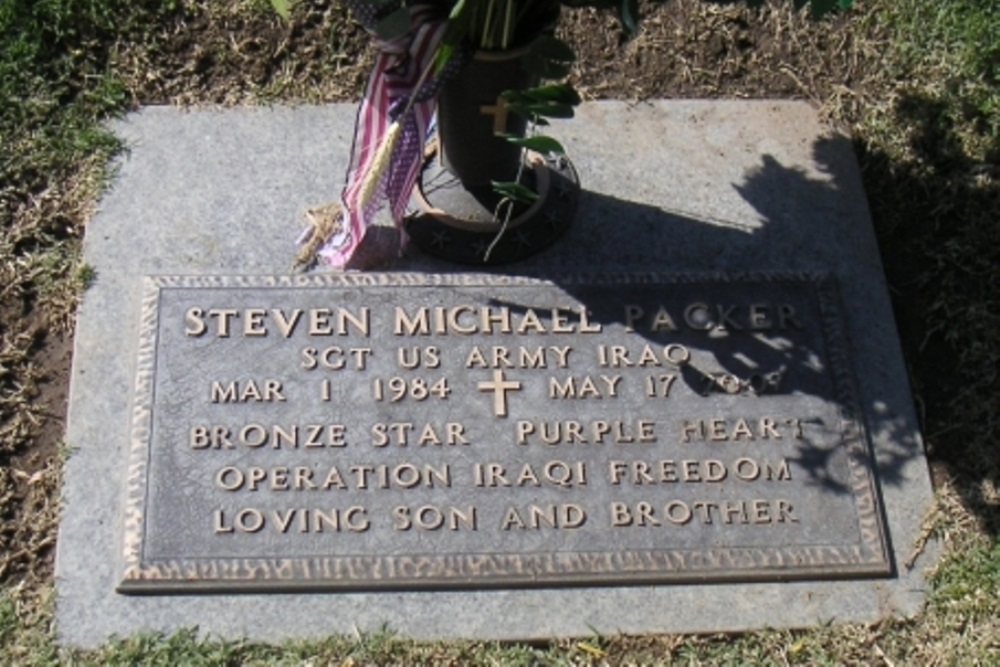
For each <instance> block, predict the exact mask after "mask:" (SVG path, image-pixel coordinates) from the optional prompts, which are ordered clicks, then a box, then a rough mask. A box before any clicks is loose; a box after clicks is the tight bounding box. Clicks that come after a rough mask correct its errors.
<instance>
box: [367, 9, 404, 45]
mask: <svg viewBox="0 0 1000 667" xmlns="http://www.w3.org/2000/svg"><path fill="white" fill-rule="evenodd" d="M409 29H410V10H409V9H407V8H406V7H400V8H399V9H397V10H396V11H394V12H393V13H391V14H389V15H388V16H386V17H385V18H384V19H382V20H381V21H379V22H378V24H377V25H376V26H375V34H376V35H378V36H379V37H381V38H382V39H395V38H396V37H401V36H403V35H405V34H406V33H407V32H408V31H409Z"/></svg>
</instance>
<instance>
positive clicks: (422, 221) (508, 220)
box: [406, 151, 580, 265]
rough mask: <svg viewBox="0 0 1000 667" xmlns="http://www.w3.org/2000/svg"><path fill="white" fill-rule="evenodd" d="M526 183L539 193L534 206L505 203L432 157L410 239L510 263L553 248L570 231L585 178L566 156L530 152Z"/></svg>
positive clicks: (462, 256) (457, 254) (462, 255)
mask: <svg viewBox="0 0 1000 667" xmlns="http://www.w3.org/2000/svg"><path fill="white" fill-rule="evenodd" d="M525 166H526V168H525V170H524V173H523V175H522V178H521V182H522V183H523V184H524V185H525V186H527V187H528V188H530V189H532V190H533V191H535V192H536V193H537V194H538V199H536V200H535V201H534V202H533V203H531V204H530V205H528V204H522V203H512V202H505V201H503V197H502V196H501V195H500V194H499V193H497V192H496V191H495V190H493V188H492V187H490V186H488V185H480V186H475V185H468V184H464V183H462V181H461V180H460V179H459V178H458V177H456V176H455V175H454V174H452V173H451V172H450V171H449V170H447V169H445V168H443V167H442V166H441V165H440V164H439V163H438V161H437V160H434V159H431V160H429V161H428V165H427V166H426V167H425V168H424V171H423V173H422V174H421V178H420V180H419V181H418V183H417V187H416V189H415V191H414V195H413V204H414V207H415V209H416V210H415V211H414V212H413V213H412V214H411V215H410V216H409V217H408V219H407V223H406V232H407V234H408V235H409V237H410V242H411V243H413V244H414V245H415V246H417V247H418V248H420V249H421V250H423V251H424V252H426V253H427V254H429V255H433V256H435V257H438V258H440V259H445V260H448V261H452V262H458V263H462V264H479V265H482V264H507V263H510V262H516V261H519V260H522V259H525V258H527V257H530V256H531V255H534V254H535V253H538V252H540V251H542V250H544V249H545V248H547V247H549V246H550V245H552V244H553V243H555V241H556V240H558V239H559V238H560V237H561V236H562V235H563V234H565V233H566V231H567V230H568V229H569V226H570V223H571V222H572V221H573V218H574V217H575V215H576V210H577V207H578V205H579V201H580V181H579V177H578V176H577V173H576V169H575V168H574V167H573V163H572V162H570V160H569V158H567V157H566V156H565V155H548V156H543V155H541V154H539V153H535V152H531V151H529V152H528V153H527V156H526V161H525Z"/></svg>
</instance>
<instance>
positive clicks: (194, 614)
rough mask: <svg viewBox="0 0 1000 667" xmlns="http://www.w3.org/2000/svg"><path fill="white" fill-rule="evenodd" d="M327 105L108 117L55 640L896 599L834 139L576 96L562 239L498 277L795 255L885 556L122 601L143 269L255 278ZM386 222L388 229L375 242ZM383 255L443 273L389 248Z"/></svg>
mask: <svg viewBox="0 0 1000 667" xmlns="http://www.w3.org/2000/svg"><path fill="white" fill-rule="evenodd" d="M353 118H354V111H353V108H352V107H350V106H330V107H321V108H320V107H301V108H295V109H287V108H277V109H250V110H247V109H243V110H226V111H195V112H184V111H178V110H175V109H158V108H151V109H146V110H144V111H143V112H141V113H139V114H137V115H134V116H131V117H129V118H127V119H126V120H125V121H122V122H121V123H118V124H117V125H116V127H115V129H116V131H117V132H118V133H119V134H120V135H121V136H122V137H124V138H125V139H126V140H127V141H129V143H130V144H131V146H132V148H131V152H130V154H129V155H128V156H127V157H126V158H124V159H123V161H122V165H121V173H120V175H119V177H118V179H117V181H116V183H115V186H114V188H113V189H112V190H111V191H110V192H109V193H108V194H107V195H106V196H105V198H104V200H103V202H102V206H101V210H100V212H99V214H98V215H97V216H96V217H95V218H94V220H93V221H92V222H91V224H90V225H89V227H88V230H87V242H86V248H85V253H86V260H87V261H88V262H89V263H90V264H92V265H93V266H94V268H95V269H96V271H97V281H96V283H95V285H94V286H93V287H92V288H91V289H90V290H89V291H88V293H87V295H86V298H85V300H84V303H83V306H82V309H81V312H80V318H79V323H78V329H77V340H76V354H75V360H74V372H73V378H72V385H71V407H70V420H69V429H68V434H67V441H68V444H69V445H70V447H71V448H73V450H74V453H73V455H72V456H71V457H70V459H69V462H68V464H67V470H66V482H65V489H64V495H65V513H64V519H63V523H62V526H61V531H60V539H59V547H58V554H57V566H56V569H57V596H58V597H57V623H58V632H59V636H60V639H61V641H63V642H64V643H67V644H72V645H83V646H90V645H94V644H97V643H100V642H101V641H102V640H103V639H105V638H106V637H108V636H110V635H112V634H117V635H122V634H127V633H130V632H135V631H139V630H161V631H171V630H176V629H178V628H183V627H192V626H197V627H198V628H199V629H200V630H201V631H202V632H203V633H205V634H211V635H216V636H224V637H242V636H247V637H252V638H256V639H266V640H278V639H282V638H286V637H319V636H323V635H326V634H329V633H334V632H350V631H354V630H355V629H358V630H362V631H365V630H374V629H378V628H381V627H383V626H386V627H389V628H392V629H394V630H396V631H398V632H400V633H402V634H404V635H408V636H415V637H425V638H433V637H478V638H543V637H553V636H564V635H585V634H590V633H591V632H593V631H594V630H598V631H600V632H628V633H638V632H684V631H718V630H739V629H743V628H753V627H762V626H770V627H798V626H802V625H807V624H811V623H816V622H825V621H829V620H836V621H873V620H876V619H878V618H881V617H883V616H885V615H888V614H912V613H915V612H916V611H917V610H918V609H919V607H920V605H921V603H922V601H923V598H924V589H925V583H924V579H923V576H922V569H923V568H925V567H926V566H927V565H928V564H929V563H930V562H931V561H932V560H933V557H934V553H933V550H931V551H929V552H925V553H924V554H923V555H922V556H920V557H919V558H917V559H916V561H915V563H913V564H912V566H910V565H908V562H909V558H910V554H911V552H912V550H913V547H914V543H915V540H916V539H917V535H918V533H919V526H920V522H921V519H922V517H923V515H924V513H925V511H926V510H927V509H928V507H929V505H930V502H931V491H930V485H929V480H928V476H927V469H926V464H925V461H924V458H923V454H922V449H921V442H920V439H919V435H918V433H917V430H916V419H915V416H914V413H913V407H912V402H911V398H910V395H909V390H908V386H907V383H906V379H905V377H906V376H905V370H904V367H903V363H902V359H901V356H900V352H899V346H898V343H897V339H896V332H895V329H894V325H893V321H892V313H891V309H890V304H889V301H888V296H887V292H886V286H885V283H884V277H883V275H882V270H881V266H880V262H879V257H878V251H877V247H876V244H875V239H874V237H873V233H872V229H871V224H870V221H869V216H868V212H867V208H866V205H865V197H864V192H863V190H862V187H861V183H860V180H859V176H858V173H857V167H856V164H855V161H854V157H853V154H852V152H851V147H850V142H849V141H848V140H847V139H846V138H844V137H842V136H838V135H836V134H833V133H831V132H830V131H829V130H828V129H827V128H825V127H824V126H823V125H822V124H821V123H819V121H818V120H817V117H816V114H815V113H814V112H813V111H812V110H811V109H810V108H809V107H808V106H806V105H803V104H799V103H790V102H659V103H650V104H642V105H635V106H633V105H627V104H624V103H597V104H588V105H585V106H584V107H583V108H582V109H581V110H580V113H579V115H578V118H577V119H576V120H574V121H572V122H569V123H563V124H559V125H558V126H557V127H556V130H555V131H556V134H557V135H558V136H559V138H560V139H561V140H562V141H563V143H564V144H566V145H568V146H570V147H572V148H571V154H572V157H573V159H574V162H575V164H576V167H577V169H578V170H579V172H580V174H581V181H582V183H583V186H584V189H585V192H584V194H583V199H582V202H581V212H580V216H579V219H578V221H577V223H576V224H575V226H574V227H573V229H572V230H571V232H570V234H569V236H568V237H567V238H566V239H565V240H564V241H563V242H561V243H559V244H557V245H556V246H555V247H553V248H551V249H550V250H548V251H546V252H545V253H543V254H542V255H539V256H538V257H536V258H533V259H531V260H529V261H527V262H524V263H521V264H518V265H512V266H509V267H505V268H503V269H502V270H501V272H502V273H504V274H509V275H512V276H524V277H534V276H539V275H553V274H556V275H558V274H560V273H577V272H580V271H581V270H584V271H588V272H598V273H600V272H612V271H614V272H620V271H629V272H634V271H655V272H660V273H685V272H696V273H704V272H719V271H725V272H757V271H762V270H768V271H787V272H800V271H818V272H825V273H830V274H832V276H833V277H834V278H835V281H836V283H837V285H838V289H839V292H840V298H841V302H842V308H843V311H844V314H845V315H844V319H845V328H846V333H847V338H848V339H849V340H850V342H851V354H850V357H849V363H850V366H851V369H852V370H853V372H854V375H855V377H856V381H857V387H858V399H859V402H860V405H861V411H862V413H863V421H864V424H865V426H866V428H867V430H868V433H869V435H870V438H871V441H872V443H873V445H874V450H875V459H876V465H877V473H878V478H879V482H880V488H881V497H882V504H883V507H884V511H885V517H886V525H887V532H888V539H889V542H890V545H891V548H892V551H893V554H894V562H895V564H896V568H897V571H896V573H895V574H894V575H893V576H891V577H886V578H875V579H868V580H849V581H835V582H833V581H801V582H787V583H753V584H748V583H744V584H717V585H711V586H698V585H692V584H679V585H669V586H623V587H614V586H608V587H598V588H588V587H581V588H560V589H541V588H540V589H519V590H490V591H461V592H458V591H450V592H441V591H438V592H395V593H329V594H315V595H308V596H301V595H293V594H271V595H260V594H246V595H202V596H170V597H132V596H123V595H120V594H118V593H116V592H115V586H116V584H117V583H118V575H119V573H120V571H121V544H122V537H123V523H124V522H123V518H122V516H121V508H122V506H123V504H124V502H125V498H126V489H127V480H126V470H127V458H128V449H129V434H130V428H131V414H130V406H131V402H132V399H133V395H134V393H133V392H134V387H133V384H134V378H135V376H136V358H137V356H138V350H137V349H136V348H137V344H138V340H139V332H140V321H139V314H140V301H141V299H142V289H143V277H144V276H150V275H191V276H212V275H222V276H224V275H247V274H251V275H264V276H266V275H277V274H282V273H285V272H286V271H287V269H288V267H289V265H290V258H291V256H292V254H293V249H292V247H291V239H293V237H294V236H296V235H297V233H298V231H299V226H300V216H301V214H302V212H303V211H304V209H305V208H306V207H308V206H311V205H315V204H316V203H320V202H323V201H327V200H329V199H331V198H332V197H333V196H334V194H335V193H336V191H337V188H338V183H339V180H340V177H341V174H342V172H343V166H344V165H343V162H344V160H346V153H347V147H348V146H349V143H350V133H351V124H352V122H353ZM383 236H384V237H386V238H391V237H392V234H391V233H388V234H386V235H383ZM387 268H389V269H391V270H393V271H396V270H401V271H437V272H454V271H455V270H456V269H455V267H451V266H445V265H440V264H436V263H434V262H432V261H430V260H427V259H425V258H423V257H420V256H419V255H418V254H417V253H415V252H411V253H410V256H407V257H404V258H401V259H398V260H395V261H392V262H390V263H389V265H388V267H387Z"/></svg>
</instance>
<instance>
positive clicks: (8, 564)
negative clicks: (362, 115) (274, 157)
mask: <svg viewBox="0 0 1000 667" xmlns="http://www.w3.org/2000/svg"><path fill="white" fill-rule="evenodd" d="M304 4H307V3H304ZM856 5H857V9H856V10H855V18H854V19H853V23H851V26H850V27H849V29H852V30H856V31H857V35H858V37H857V38H858V39H865V38H866V35H867V36H870V38H871V39H872V40H873V42H872V51H873V52H877V53H879V54H880V55H881V56H882V58H883V59H882V60H880V61H878V62H873V63H866V64H864V65H863V66H865V67H867V68H868V69H867V70H866V71H868V72H869V76H868V78H866V79H865V81H866V86H868V88H869V89H868V90H867V91H865V94H866V96H867V97H866V99H868V100H869V101H870V102H869V104H868V105H867V106H866V107H865V110H864V113H863V114H862V116H861V117H857V118H850V117H849V116H850V114H846V112H845V114H846V115H842V117H844V118H848V120H850V121H851V122H852V124H853V125H854V127H853V129H854V133H855V136H856V137H857V139H858V144H859V147H860V148H861V150H862V156H861V157H862V162H863V165H864V171H865V181H866V187H867V188H868V191H869V196H870V199H871V204H872V208H873V211H874V214H875V218H876V222H877V225H878V228H879V231H880V238H881V242H882V244H883V247H884V248H885V251H884V255H885V258H886V264H887V269H888V271H889V277H890V282H892V284H893V287H894V289H895V294H894V296H895V298H896V300H897V306H898V307H899V308H900V313H901V315H902V316H904V317H905V316H906V312H907V309H912V312H913V315H914V316H915V317H917V318H919V319H921V321H922V323H923V324H922V326H923V329H922V330H921V331H920V334H921V335H920V336H919V337H918V339H915V340H910V341H907V342H906V347H907V351H908V361H909V363H910V365H911V368H912V369H913V373H914V385H915V388H916V390H917V394H918V396H919V397H920V398H921V409H922V412H923V413H924V414H925V422H924V428H925V435H926V437H927V440H928V444H929V446H930V448H931V449H932V452H935V453H937V454H938V455H939V457H940V458H941V460H942V461H943V462H945V464H946V470H945V472H946V475H945V479H946V481H945V483H944V484H943V485H942V488H941V489H940V492H939V493H940V496H941V498H942V503H941V509H940V512H939V513H938V516H939V518H938V519H937V521H936V522H935V523H934V525H933V526H932V528H933V530H934V531H935V534H936V536H937V537H938V538H939V539H941V540H942V541H943V543H944V544H945V546H946V547H947V551H948V554H947V556H946V558H945V560H944V561H943V563H942V564H941V566H940V567H939V568H938V570H937V572H936V573H935V574H934V576H933V577H932V585H933V591H932V594H931V596H930V600H929V604H928V608H927V611H926V612H925V613H924V614H922V615H921V616H920V617H919V618H917V619H914V620H910V621H906V620H891V621H887V622H885V623H883V624H879V625H875V626H870V627H869V626H824V627H819V628H815V629H813V630H810V631H806V632H787V631H785V632H778V631H763V632H757V633H747V634H744V635H738V636H718V637H702V638H696V637H667V636H664V637H639V638H626V637H617V636H613V637H600V636H595V637H592V638H590V639H587V640H576V641H556V642H554V643H553V644H551V645H549V646H538V647H536V646H528V645H522V644H509V645H497V644H490V643H471V642H450V643H417V642H412V641H408V640H404V639H400V638H397V637H394V636H393V635H392V634H390V633H376V634H372V635H364V636H358V637H333V638H329V639H327V640H325V641H320V642H298V643H290V644H286V645H282V646H268V645H263V644H256V643H244V642H218V641H213V640H205V639H201V638H198V637H197V636H195V635H194V634H193V633H191V632H182V633H178V634H176V635H174V636H171V637H153V636H137V637H130V638H125V639H120V640H116V641H111V642H108V643H107V644H106V645H105V646H103V647H101V648H100V649H97V650H95V651H71V650H66V649H60V648H58V647H57V646H56V645H55V643H54V639H53V636H52V627H51V624H52V597H53V593H52V583H51V581H49V580H48V579H47V575H46V573H47V572H48V566H47V565H46V564H45V562H44V558H43V555H40V554H32V553H26V554H19V552H18V549H17V548H16V547H17V546H19V545H23V544H34V545H39V546H38V550H39V551H40V552H41V551H44V545H45V544H47V543H48V541H50V540H51V536H52V535H53V534H54V533H53V532H52V531H53V530H54V527H55V515H56V513H55V509H54V507H55V504H56V503H57V498H58V488H59V470H58V462H55V463H50V464H49V465H47V466H43V467H42V468H40V472H39V474H40V477H38V480H36V483H34V484H33V485H28V486H27V487H26V486H25V484H24V483H23V482H19V481H18V480H17V478H16V475H15V474H14V473H15V471H14V468H13V463H12V462H13V461H14V458H13V457H16V456H21V455H24V454H26V453H28V452H30V451H31V445H32V439H33V438H34V437H35V436H36V435H37V433H38V428H39V427H38V424H39V423H40V422H41V420H43V419H44V418H45V416H44V414H43V410H42V409H41V407H40V406H38V405H37V404H36V403H35V401H34V399H35V397H36V396H37V393H38V385H39V382H40V381H41V379H42V378H39V377H38V372H37V369H36V363H35V358H36V357H35V355H36V354H37V352H38V349H39V348H40V346H42V345H43V344H44V343H45V340H46V337H51V336H53V335H58V334H59V332H66V331H68V330H69V329H70V327H71V321H72V314H73V311H74V308H75V304H76V301H77V298H78V296H79V294H80V292H81V290H82V289H83V288H84V286H85V285H86V284H87V282H88V281H89V280H90V279H92V270H91V269H89V268H88V267H86V266H82V265H80V264H79V248H80V243H79V241H80V237H81V236H82V231H83V228H84V223H85V221H86V219H87V217H88V216H89V215H90V213H91V210H92V207H93V205H94V202H95V199H96V197H97V195H98V193H99V192H100V190H101V188H102V187H103V186H104V184H105V183H106V182H107V179H108V177H109V172H108V164H109V159H110V158H111V156H113V155H114V154H115V152H116V151H117V150H119V148H120V146H119V144H118V143H117V141H116V140H115V139H114V138H113V137H112V136H110V135H109V134H108V133H107V132H105V131H104V130H103V129H102V128H101V125H100V122H101V121H102V120H103V119H105V118H106V117H107V116H109V115H113V114H116V113H119V112H122V111H124V110H126V109H127V108H128V106H129V105H131V104H132V103H133V101H134V98H135V97H136V96H137V95H138V96H140V97H141V95H142V94H143V93H142V91H143V90H145V89H144V88H142V85H141V81H142V76H143V75H144V74H146V73H152V72H149V71H148V70H149V68H151V67H152V66H153V65H155V64H157V63H160V62H161V61H162V56H160V55H158V54H157V53H154V50H156V49H159V48H161V47H162V46H163V45H164V44H166V43H169V42H170V40H178V39H182V38H183V36H184V29H183V26H184V21H195V20H207V21H215V22H220V23H227V24H228V23H229V22H232V23H233V24H234V25H236V26H237V27H238V26H240V25H242V24H243V23H245V22H246V21H253V20H256V21H259V20H261V18H260V17H261V15H262V13H263V12H265V11H266V9H267V6H268V3H267V2H266V1H265V0H253V1H245V2H244V1H237V0H214V1H213V2H203V1H199V0H186V1H185V0H136V1H130V0H35V1H29V0H0V147H2V150H0V517H2V519H3V520H4V522H5V525H10V523H11V522H15V521H16V522H18V526H19V529H18V530H17V531H13V530H9V529H5V530H3V531H0V586H2V588H0V664H10V665H47V664H53V665H56V664H74V665H173V664H190V665H272V664H274V665H297V664H304V663H307V662H311V664H316V665H327V664H329V665H345V666H347V665H364V664H442V663H445V664H448V663H450V664H482V665H492V664H504V665H508V664H510V665H569V664H654V663H663V664H665V663H667V662H671V661H673V662H676V663H679V664H692V665H697V664H733V665H739V664H776V665H784V664H793V665H794V664H798V665H824V664H828V665H839V664H897V665H903V664H928V663H935V662H936V663H938V664H1000V620H998V619H1000V602H998V599H1000V545H998V543H997V539H996V536H997V534H998V533H1000V511H998V510H1000V492H998V491H997V488H998V486H997V482H998V480H1000V459H998V454H997V452H996V449H997V447H996V443H997V442H998V441H1000V428H998V426H1000V417H998V416H997V415H996V414H994V413H995V412H997V411H996V410H995V406H996V405H998V403H1000V370H998V369H1000V359H998V355H1000V352H998V351H1000V294H998V291H1000V290H998V289H997V285H1000V217H998V216H997V214H996V211H997V210H998V208H1000V166H998V164H1000V3H996V2H990V1H987V0H939V1H937V2H928V1H927V0H872V1H871V2H861V1H860V0H859V1H858V2H857V3H856ZM304 11H305V9H303V8H302V7H299V8H297V9H295V11H294V12H293V16H294V15H295V13H296V12H298V13H299V14H300V15H301V13H302V12H304ZM334 11H335V12H339V13H340V14H342V8H337V9H335V10H334ZM315 16H318V13H317V14H316V15H315ZM315 16H314V15H310V17H311V18H310V20H313V19H314V18H315ZM268 20H269V19H268ZM316 20H318V19H316ZM338 20H339V19H338ZM255 25H257V24H255ZM173 26H180V27H179V28H178V29H176V30H175V29H174V28H173ZM298 27H299V28H301V24H300V25H299V26H298ZM234 29H236V28H234ZM282 30H284V29H283V28H282V29H279V30H277V32H276V37H275V41H274V42H273V43H275V44H280V43H281V40H282V39H284V37H285V33H283V32H282ZM876 37H879V38H881V37H885V38H887V39H888V40H889V46H888V48H885V44H882V43H881V42H879V43H876V42H875V41H874V40H875V38H876ZM329 40H330V42H331V43H333V44H337V45H342V46H343V48H344V49H350V48H353V47H352V46H351V45H354V44H356V40H355V39H354V38H353V37H352V34H351V33H350V31H349V30H346V29H345V30H342V31H339V32H335V33H334V34H331V35H330V36H329ZM337 48H340V47H339V46H338V47H337ZM281 57H282V58H284V59H285V60H283V64H282V72H283V74H282V77H284V78H278V79H275V78H271V79H265V82H264V83H263V84H262V85H261V86H260V88H259V90H258V89H256V88H254V87H253V85H249V84H248V85H249V88H250V89H251V90H252V91H254V90H256V91H257V92H258V93H259V94H260V95H273V94H275V93H274V91H276V90H282V91H293V92H291V93H285V94H294V95H296V99H302V98H306V97H310V93H309V91H308V90H307V88H308V87H309V85H313V84H312V83H310V81H309V79H308V76H307V77H305V78H304V79H302V77H300V79H302V80H304V81H306V84H308V85H303V84H301V81H300V79H296V74H295V72H296V71H297V69H296V68H300V69H301V68H304V67H306V66H307V64H308V63H307V59H308V58H315V56H302V57H301V58H300V59H299V60H296V59H295V56H294V55H293V56H288V55H282V56H281ZM342 58H346V56H344V55H343V54H334V57H333V58H327V59H324V62H323V63H321V64H319V65H317V66H316V67H317V69H316V70H315V71H316V72H317V76H321V77H329V76H333V75H335V74H336V73H337V72H343V71H344V70H340V69H333V70H331V69H329V68H330V62H334V63H337V64H336V67H338V68H339V67H340V64H339V63H341V60H340V59H342ZM158 59H159V60H158ZM241 62H242V61H241ZM310 62H311V61H310ZM171 71H172V70H169V68H166V66H164V69H163V71H162V72H161V71H160V70H157V71H156V72H155V74H156V75H157V76H160V75H161V74H162V76H164V77H168V76H177V75H176V72H175V71H174V74H172V75H171ZM275 81H279V83H275ZM297 81H299V83H296V82H297ZM181 83H182V84H183V85H181V88H183V89H184V90H188V91H189V92H187V93H183V94H187V95H190V97H188V98H185V99H192V98H194V99H197V98H199V96H205V95H208V96H210V99H217V98H216V97H214V96H213V92H214V91H215V89H214V88H213V89H201V88H198V87H197V86H196V84H195V83H194V80H193V78H192V80H191V83H184V82H183V81H182V82H181ZM214 85H223V84H222V83H219V84H214ZM254 85H256V84H254ZM315 85H319V83H315ZM345 85H348V87H349V86H354V87H355V88H356V87H357V85H358V82H357V81H352V82H348V84H345ZM185 86H187V88H185ZM190 91H194V92H190ZM179 94H181V93H179ZM183 94H181V95H182V96H183ZM227 95H228V94H227ZM236 97H239V96H238V95H237V96H236ZM225 99H229V97H226V98H225ZM240 99H242V98H240ZM160 101H162V100H160ZM833 113H834V115H835V116H836V115H837V111H836V109H835V110H834V111H833ZM26 488H27V490H25V489H26Z"/></svg>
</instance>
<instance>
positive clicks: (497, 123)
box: [479, 97, 507, 134]
mask: <svg viewBox="0 0 1000 667" xmlns="http://www.w3.org/2000/svg"><path fill="white" fill-rule="evenodd" d="M479 112H480V113H482V114H485V115H488V116H493V134H503V133H505V132H506V131H507V102H506V101H505V100H504V98H503V97H497V103H496V104H490V105H486V106H482V107H479Z"/></svg>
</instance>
